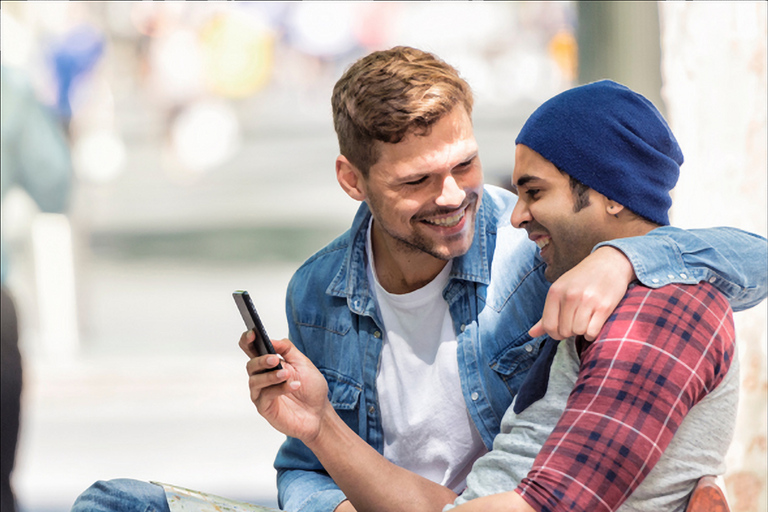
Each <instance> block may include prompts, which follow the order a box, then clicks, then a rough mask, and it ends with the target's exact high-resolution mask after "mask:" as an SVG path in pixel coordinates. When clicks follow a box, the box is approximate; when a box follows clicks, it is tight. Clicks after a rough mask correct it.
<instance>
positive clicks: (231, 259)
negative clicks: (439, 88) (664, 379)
mask: <svg viewBox="0 0 768 512" xmlns="http://www.w3.org/2000/svg"><path fill="white" fill-rule="evenodd" d="M766 5H767V4H766V3H765V2H705V3H698V2H660V3H655V2H582V3H578V2H519V3H518V2H432V3H430V2H395V3H390V2H366V3H358V2H285V3H284V2H253V3H251V2H243V3H239V2H34V1H28V2H2V4H0V21H1V22H2V26H1V27H0V37H1V39H2V41H1V44H2V51H0V58H1V60H2V66H3V69H2V75H3V82H2V94H3V104H2V115H3V117H2V137H3V141H2V144H3V160H2V178H3V181H2V185H3V188H2V237H3V256H2V258H3V284H4V286H5V287H6V288H8V289H9V290H10V292H11V294H12V296H13V299H14V301H15V305H16V308H17V313H18V319H19V336H20V338H19V345H20V351H21V355H22V358H23V370H24V372H23V379H24V387H23V394H22V405H21V430H20V437H19V445H18V453H17V459H16V469H15V472H14V475H13V483H14V486H15V489H16V494H17V499H18V502H19V506H20V509H21V510H22V511H26V512H43V511H45V512H61V511H65V510H68V509H69V507H70V506H71V504H72V502H73V501H74V499H75V498H76V496H77V495H78V494H79V493H80V492H82V491H83V490H84V489H85V488H86V487H87V486H88V485H90V484H91V483H92V482H93V481H95V480H97V479H109V478H118V477H130V478H139V479H143V480H158V481H163V482H168V483H173V484H177V485H181V486H184V487H190V488H195V489H199V490H203V491H207V492H211V493H214V494H220V495H223V496H227V497H230V498H234V499H241V500H247V501H251V502H253V503H259V504H264V505H271V506H275V505H276V490H275V478H274V470H273V469H272V461H273V458H274V455H275V452H276V450H277V448H278V446H279V444H280V443H281V441H282V436H281V435H279V434H277V433H276V432H274V431H272V429H271V427H269V425H267V424H266V423H265V422H264V421H263V420H262V419H261V418H260V417H259V416H258V414H257V412H256V411H255V408H254V407H253V405H252V404H251V403H250V401H249V397H248V389H247V377H246V373H245V369H244V368H245V362H246V359H245V356H244V355H242V353H241V352H240V351H239V349H238V347H237V340H238V338H239V335H240V333H241V332H242V331H243V325H242V320H241V319H240V317H239V315H238V313H237V310H236V308H235V305H234V303H233V301H232V298H231V292H232V291H233V290H235V289H247V290H249V291H250V292H251V295H252V296H253V299H254V302H255V304H256V307H257V308H258V309H259V310H260V312H261V314H262V316H263V319H264V322H265V324H266V327H267V330H268V331H269V333H270V334H271V336H272V337H283V336H285V335H286V334H287V323H286V321H285V317H284V309H283V301H284V295H285V288H286V285H287V282H288V279H289V278H290V276H291V274H292V272H293V271H294V270H295V269H296V268H297V267H298V266H299V264H300V263H301V262H302V261H303V260H304V259H305V258H306V257H308V256H309V255H310V254H312V253H313V252H314V251H315V250H317V249H319V248H321V247H322V246H323V245H324V244H325V243H327V242H329V241H330V240H331V239H333V238H334V237H335V236H336V235H338V234H340V233H341V232H342V231H344V230H345V229H347V227H348V225H349V223H350V221H351V218H352V215H353V213H354V211H355V209H356V207H357V204H356V203H355V202H354V201H353V200H351V199H350V198H349V197H348V196H346V194H344V192H343V191H342V190H341V188H340V187H339V186H338V185H337V183H336V180H335V176H334V159H335V157H336V155H337V152H338V146H337V143H336V138H335V134H334V132H333V126H332V120H331V113H330V93H331V89H332V87H333V84H334V83H335V81H336V80H337V79H338V78H339V76H340V75H341V73H342V72H343V70H344V69H345V68H346V67H347V66H348V65H349V64H350V63H351V62H352V61H354V60H355V59H357V58H358V57H360V56H362V55H364V54H366V53H368V52H370V51H372V50H376V49H383V48H388V47H391V46H394V45H399V44H405V45H412V46H416V47H419V48H422V49H425V50H429V51H433V52H435V53H436V54H437V55H439V56H440V57H442V58H443V59H445V60H446V61H448V62H449V63H451V64H453V65H454V66H456V67H457V68H458V69H459V70H460V72H461V73H462V75H463V76H464V77H465V78H466V79H467V80H468V81H469V83H470V84H471V86H472V87H473V90H474V92H475V95H476V110H475V114H474V123H475V130H476V137H477V139H478V143H479V144H480V148H481V156H482V160H483V164H484V169H485V173H486V181H487V182H489V183H494V184H500V185H506V184H508V182H509V176H510V174H511V170H512V161H513V155H514V148H513V145H514V142H513V141H514V138H515V136H516V134H517V131H518V130H519V128H520V126H521V125H522V122H523V121H524V120H525V119H526V117H527V116H528V115H529V114H530V113H531V112H532V111H533V109H534V108H535V107H536V106H538V104H540V103H541V102H543V101H544V100H546V99H547V98H549V97H550V96H552V95H554V94H556V93H558V92H560V91H562V90H564V89H566V88H568V87H571V86H573V85H577V84H579V83H585V82H589V81H592V80H596V79H600V78H612V79H614V80H617V81H619V82H623V83H625V84H627V85H628V86H630V87H632V88H634V89H636V90H638V91H640V92H642V93H643V94H645V95H646V96H647V97H648V98H649V99H651V100H652V101H654V103H656V105H657V106H658V107H659V108H660V110H661V111H662V112H663V113H665V115H666V116H667V119H668V120H669V121H670V124H671V125H672V128H673V130H674V131H675V133H676V135H677V136H678V140H679V142H680V144H681V146H682V148H683V151H684V153H685V155H686V163H685V165H684V166H683V168H682V174H681V179H680V182H679V185H678V187H677V188H676V190H675V192H674V200H675V206H674V207H673V212H672V222H673V224H675V225H678V226H681V227H707V226H715V225H731V226H735V227H739V228H742V229H746V230H748V231H752V232H755V233H758V234H760V235H762V236H765V235H766V214H767V212H768V207H766V191H767V189H768V186H767V185H766V176H767V175H768V163H767V161H768V159H767V157H766V151H767V150H766V140H767V139H768V135H767V132H766V113H767V111H768V107H766V97H768V91H767V89H766V72H767V71H766V69H767V62H766V59H767V57H766V40H767V39H768V31H767V29H766V26H767V15H766ZM766 264H767V265H768V262H766ZM735 318H736V323H737V329H738V336H739V343H740V347H739V349H740V355H741V358H742V396H741V408H740V416H739V424H738V431H737V439H736V440H735V442H734V444H733V446H732V449H731V451H730V453H729V460H728V464H729V471H728V474H727V475H726V479H725V482H726V485H727V489H728V492H729V497H730V500H731V508H732V510H734V511H735V512H736V511H758V510H761V511H764V510H766V478H767V475H768V471H767V470H766V464H768V462H766V461H767V460H768V457H767V454H766V448H767V446H768V441H767V438H766V404H767V403H768V379H767V378H766V346H767V345H768V338H767V336H766V308H765V303H763V304H761V305H760V306H759V307H758V308H755V309H754V310H752V311H749V312H745V313H738V314H736V316H735ZM3 357H4V359H5V358H6V356H5V355H4V356H3ZM4 368H5V367H4ZM3 371H4V372H5V371H6V370H5V369H4V370H3ZM3 382H4V384H3V386H5V380H4V381H3Z"/></svg>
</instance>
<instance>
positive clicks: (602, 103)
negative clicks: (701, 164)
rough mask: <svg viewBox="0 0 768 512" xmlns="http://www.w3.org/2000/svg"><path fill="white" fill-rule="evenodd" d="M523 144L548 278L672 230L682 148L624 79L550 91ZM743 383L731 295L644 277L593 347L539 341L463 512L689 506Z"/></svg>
mask: <svg viewBox="0 0 768 512" xmlns="http://www.w3.org/2000/svg"><path fill="white" fill-rule="evenodd" d="M516 144H517V148H516V153H515V169H514V172H513V175H512V183H513V188H514V189H515V190H516V192H517V194H518V202H517V205H516V206H515V209H514V210H513V213H512V219H511V221H512V224H513V225H514V226H515V227H517V228H523V229H525V230H526V231H527V232H528V237H529V238H530V239H531V240H533V241H534V242H536V244H537V245H538V247H539V250H540V255H541V258H542V259H543V260H544V262H545V263H546V265H547V268H546V270H545V276H546V278H547V280H549V281H555V280H556V279H558V278H559V277H560V276H561V275H563V274H565V273H566V272H568V271H569V270H570V269H571V268H573V267H574V266H575V265H577V264H578V263H579V262H580V261H581V260H583V259H584V258H586V257H587V256H588V255H589V254H590V252H591V251H592V250H593V248H594V247H595V246H598V245H599V244H600V243H601V242H605V241H607V240H611V239H615V238H622V237H629V236H640V235H644V234H647V233H649V232H650V231H652V230H655V229H665V228H660V226H665V225H667V224H669V217H668V210H669V207H670V205H671V199H670V196H669V191H670V190H671V189H672V188H673V187H674V185H675V183H676V181H677V178H678V174H679V166H680V164H682V162H683V155H682V152H681V151H680V148H679V146H678V144H677V141H676V140H675V137H674V135H673V134H672V132H671V130H670V129H669V126H667V123H666V122H665V121H664V119H663V117H662V116H661V114H660V113H659V112H658V111H657V110H656V108H655V107H654V106H653V105H652V104H651V103H650V102H649V101H648V100H647V99H645V98H644V97H643V96H641V95H640V94H637V93H636V92H634V91H632V90H630V89H628V88H627V87H624V86H623V85H620V84H617V83H615V82H612V81H608V80H604V81H600V82H596V83H592V84H588V85H584V86H581V87H576V88H574V89H571V90H569V91H566V92H564V93H562V94H559V95H558V96H555V97H554V98H552V99H550V100H549V101H547V102H546V103H544V104H543V105H542V106H541V107H539V108H538V109H537V110H536V111H535V112H534V113H533V114H532V115H531V116H530V118H529V119H528V121H527V122H526V123H525V125H524V126H523V128H522V130H521V131H520V134H519V136H518V137H517V140H516ZM738 389H739V378H738V357H737V355H736V345H735V339H734V328H733V320H732V313H731V310H730V307H729V306H728V303H727V302H726V300H725V299H724V298H723V296H722V295H721V294H720V293H719V292H718V291H717V290H715V289H714V288H713V287H712V285H711V284H709V283H707V282H704V283H700V284H694V285H681V284H670V285H667V286H663V287H661V288H658V289H651V288H648V287H646V286H644V285H642V284H640V283H637V284H636V285H634V286H631V287H630V289H629V290H628V291H627V294H626V295H625V296H624V299H623V300H622V302H621V303H620V304H619V306H618V307H617V308H616V310H615V311H614V313H613V315H612V316H611V318H610V320H609V321H608V322H607V323H606V324H605V326H604V327H603V329H602V330H601V331H600V334H599V336H598V338H597V339H596V340H595V342H594V343H586V342H585V340H584V339H583V338H582V337H576V338H569V339H567V340H564V341H562V342H558V341H556V340H553V339H551V338H549V339H546V340H545V341H544V343H543V345H542V348H541V352H540V355H539V358H538V359H537V361H536V362H535V364H534V366H533V368H532V369H531V371H530V372H529V374H528V376H527V378H526V380H525V381H524V383H523V385H522V386H521V389H520V392H519V393H518V395H517V397H516V399H515V402H514V403H513V405H512V407H510V408H509V410H508V411H507V413H506V414H505V416H504V418H503V419H502V423H501V434H499V435H498V436H497V437H496V440H495V441H494V449H493V451H492V452H490V453H489V454H487V455H486V456H484V457H482V458H481V459H480V460H478V462H477V463H475V465H474V466H473V470H472V472H471V473H470V475H469V477H468V478H467V485H468V489H467V490H466V491H465V492H464V493H463V494H462V495H461V496H460V497H459V498H458V499H457V500H456V503H457V504H464V505H462V506H459V507H457V508H456V509H455V510H456V511H461V512H466V511H470V510H489V509H490V507H491V506H493V505H498V506H499V508H498V509H496V508H494V509H493V510H509V511H518V510H520V511H531V510H535V511H550V510H552V511H554V510H584V511H586V510H590V511H592V510H599V511H613V510H627V511H630V510H631V511H646V510H647V511H649V512H650V511H654V510H669V511H682V510H684V509H685V507H686V503H687V501H688V497H689V495H690V493H691V492H692V490H693V488H694V487H695V485H696V483H697V481H698V480H699V479H700V478H702V477H704V476H706V475H717V474H722V473H723V472H724V470H725V465H724V461H725V454H726V451H727V449H728V446H729V444H730V442H731V439H732V438H733V433H734V427H735V422H736V408H737V402H738ZM513 489H514V490H513ZM478 498H479V499H478Z"/></svg>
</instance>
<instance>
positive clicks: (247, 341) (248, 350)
mask: <svg viewBox="0 0 768 512" xmlns="http://www.w3.org/2000/svg"><path fill="white" fill-rule="evenodd" d="M255 339H256V333H254V332H253V331H245V332H244V333H243V334H241V335H240V341H239V342H238V343H237V344H238V345H239V346H240V350H242V351H243V352H245V355H247V356H248V357H249V358H253V357H256V356H258V354H257V353H256V352H255V351H254V350H253V340H255Z"/></svg>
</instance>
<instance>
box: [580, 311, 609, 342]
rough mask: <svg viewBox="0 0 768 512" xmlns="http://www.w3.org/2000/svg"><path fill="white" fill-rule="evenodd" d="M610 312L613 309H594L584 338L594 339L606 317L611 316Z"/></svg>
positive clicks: (606, 319)
mask: <svg viewBox="0 0 768 512" xmlns="http://www.w3.org/2000/svg"><path fill="white" fill-rule="evenodd" d="M611 313H613V310H609V309H605V310H602V309H601V310H597V311H595V312H594V313H593V314H592V318H591V319H590V321H589V326H588V327H587V329H586V331H585V333H584V338H586V339H587V341H594V340H596V339H597V337H598V336H599V335H600V331H601V330H603V326H604V325H605V322H606V321H608V318H609V317H610V316H611Z"/></svg>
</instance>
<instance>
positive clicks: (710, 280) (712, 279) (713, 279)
mask: <svg viewBox="0 0 768 512" xmlns="http://www.w3.org/2000/svg"><path fill="white" fill-rule="evenodd" d="M715 281H717V278H716V277H715V276H712V277H710V278H709V282H710V283H714V282H715Z"/></svg>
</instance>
